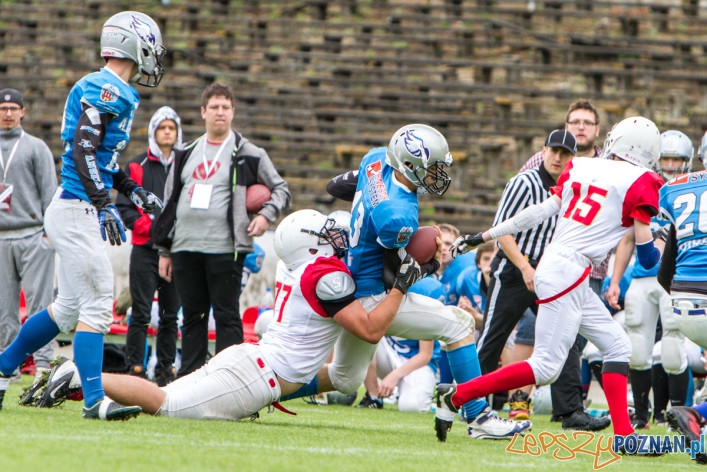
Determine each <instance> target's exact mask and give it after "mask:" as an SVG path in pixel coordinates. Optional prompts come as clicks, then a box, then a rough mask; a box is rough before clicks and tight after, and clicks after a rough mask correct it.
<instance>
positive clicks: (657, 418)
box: [653, 411, 668, 426]
mask: <svg viewBox="0 0 707 472" xmlns="http://www.w3.org/2000/svg"><path fill="white" fill-rule="evenodd" d="M653 424H654V425H656V426H667V425H668V420H666V419H665V412H663V411H659V412H656V413H653Z"/></svg>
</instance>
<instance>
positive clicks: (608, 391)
mask: <svg viewBox="0 0 707 472" xmlns="http://www.w3.org/2000/svg"><path fill="white" fill-rule="evenodd" d="M601 380H602V385H603V386H604V395H606V402H607V403H608V404H609V413H610V414H611V422H612V423H613V424H614V434H617V435H619V436H628V435H629V434H631V433H633V427H632V426H631V419H630V418H629V417H628V399H627V398H626V390H627V389H628V387H627V385H626V383H627V377H626V376H625V375H623V374H619V373H616V372H604V373H603V374H602V375H601Z"/></svg>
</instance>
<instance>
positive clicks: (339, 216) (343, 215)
mask: <svg viewBox="0 0 707 472" xmlns="http://www.w3.org/2000/svg"><path fill="white" fill-rule="evenodd" d="M329 218H331V219H332V220H334V221H335V222H336V226H337V227H339V228H344V229H345V230H346V231H347V232H348V231H349V230H350V229H351V212H349V211H346V210H335V211H332V212H331V213H329Z"/></svg>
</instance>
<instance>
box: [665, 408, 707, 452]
mask: <svg viewBox="0 0 707 472" xmlns="http://www.w3.org/2000/svg"><path fill="white" fill-rule="evenodd" d="M665 419H666V420H667V421H668V424H670V426H672V427H673V428H674V429H676V430H677V431H679V432H680V434H682V435H683V436H685V443H686V444H692V443H693V441H697V442H698V443H699V442H700V436H701V434H702V427H703V426H705V420H704V418H702V415H701V414H700V413H699V412H698V411H697V410H695V409H694V408H692V407H690V406H674V407H672V408H671V409H669V410H668V411H667V412H665ZM695 461H696V462H697V463H698V464H707V454H705V453H697V455H695Z"/></svg>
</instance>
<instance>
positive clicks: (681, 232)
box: [658, 134, 707, 464]
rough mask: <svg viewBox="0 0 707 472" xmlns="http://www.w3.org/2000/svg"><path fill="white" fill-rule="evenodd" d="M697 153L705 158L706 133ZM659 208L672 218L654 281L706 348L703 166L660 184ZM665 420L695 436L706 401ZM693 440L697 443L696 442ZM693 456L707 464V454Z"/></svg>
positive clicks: (706, 178) (706, 191)
mask: <svg viewBox="0 0 707 472" xmlns="http://www.w3.org/2000/svg"><path fill="white" fill-rule="evenodd" d="M698 156H699V158H700V160H701V161H702V163H703V164H705V156H707V134H706V135H705V137H703V138H702V143H701V145H700V151H699V153H698ZM660 210H661V212H662V213H663V214H664V215H665V216H666V217H667V218H668V219H669V220H670V223H671V225H670V228H669V230H667V231H662V232H661V235H662V236H663V237H664V238H665V239H667V241H666V244H665V250H664V251H663V258H662V260H661V264H660V268H659V269H658V282H660V284H661V285H662V286H663V288H665V290H666V291H667V292H668V293H670V296H671V298H672V308H673V313H674V315H675V317H676V319H677V324H678V326H679V328H680V331H682V332H683V333H684V334H685V336H687V337H688V338H689V339H691V340H692V341H694V342H695V343H696V344H698V345H699V346H700V347H701V348H702V349H707V322H706V321H705V320H707V273H706V272H705V266H707V171H704V170H703V171H700V172H693V173H690V174H686V175H682V176H680V177H677V178H675V179H673V180H671V181H670V182H668V183H667V184H666V185H664V186H663V187H662V188H661V189H660ZM665 417H666V419H667V420H668V423H669V424H670V425H671V426H672V427H673V428H675V429H677V430H678V431H680V432H681V433H682V434H684V435H685V437H686V439H687V442H690V441H698V444H699V440H700V436H701V433H702V429H703V428H704V426H705V424H706V423H705V418H707V403H702V404H701V405H697V406H696V407H694V408H693V407H688V406H677V407H673V408H671V409H670V410H668V411H667V412H666V414H665ZM692 444H695V443H694V442H693V443H692ZM694 459H695V460H696V461H697V462H698V463H700V464H707V454H705V453H704V451H701V452H698V453H697V454H696V455H695V456H694Z"/></svg>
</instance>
